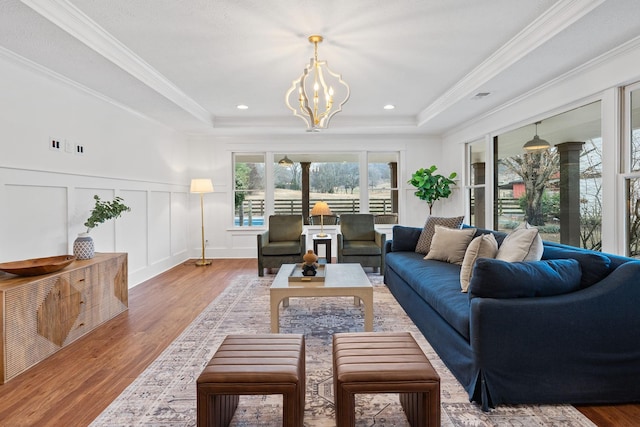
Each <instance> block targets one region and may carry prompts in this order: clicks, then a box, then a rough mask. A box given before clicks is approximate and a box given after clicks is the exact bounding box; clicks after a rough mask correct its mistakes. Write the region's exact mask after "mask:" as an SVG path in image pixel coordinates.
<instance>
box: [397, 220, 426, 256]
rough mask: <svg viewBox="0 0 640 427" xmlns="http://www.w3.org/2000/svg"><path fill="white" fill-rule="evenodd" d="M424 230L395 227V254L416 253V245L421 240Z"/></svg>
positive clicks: (401, 226)
mask: <svg viewBox="0 0 640 427" xmlns="http://www.w3.org/2000/svg"><path fill="white" fill-rule="evenodd" d="M421 232H422V229H420V228H418V227H405V226H403V225H394V226H393V240H392V241H391V250H392V251H393V252H400V251H408V252H415V250H416V244H417V243H418V239H419V238H420V233H421Z"/></svg>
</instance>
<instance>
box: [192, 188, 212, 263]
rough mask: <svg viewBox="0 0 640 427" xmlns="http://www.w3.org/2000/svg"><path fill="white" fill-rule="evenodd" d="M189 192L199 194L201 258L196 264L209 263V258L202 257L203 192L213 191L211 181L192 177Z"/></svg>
mask: <svg viewBox="0 0 640 427" xmlns="http://www.w3.org/2000/svg"><path fill="white" fill-rule="evenodd" d="M191 192H192V193H199V194H200V217H201V220H202V259H201V260H199V261H196V265H197V266H199V267H200V266H203V265H209V264H211V260H206V259H205V258H204V194H205V193H213V183H212V182H211V180H210V179H192V180H191Z"/></svg>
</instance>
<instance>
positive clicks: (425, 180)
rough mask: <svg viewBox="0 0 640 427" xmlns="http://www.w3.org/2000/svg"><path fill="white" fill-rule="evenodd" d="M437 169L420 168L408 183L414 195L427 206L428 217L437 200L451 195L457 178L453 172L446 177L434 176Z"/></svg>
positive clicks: (434, 167)
mask: <svg viewBox="0 0 640 427" xmlns="http://www.w3.org/2000/svg"><path fill="white" fill-rule="evenodd" d="M437 169H438V168H437V167H436V166H435V165H433V166H431V167H430V168H420V169H418V170H417V171H415V172H414V173H413V175H412V176H411V179H410V180H409V181H408V183H409V184H411V185H413V186H414V187H416V189H417V190H416V191H415V193H414V194H415V195H416V196H417V197H418V198H419V199H420V200H424V201H426V202H427V204H428V205H429V215H431V210H432V209H433V204H434V203H435V202H436V201H437V200H439V199H446V198H447V197H449V196H450V195H451V186H453V185H455V181H454V180H453V179H454V178H455V177H456V176H458V174H456V173H455V172H452V173H451V174H450V175H449V176H448V177H447V176H444V175H440V174H436V173H435V171H436V170H437Z"/></svg>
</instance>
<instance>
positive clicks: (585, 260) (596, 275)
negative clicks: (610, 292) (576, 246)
mask: <svg viewBox="0 0 640 427" xmlns="http://www.w3.org/2000/svg"><path fill="white" fill-rule="evenodd" d="M566 258H571V259H575V260H577V261H578V262H579V263H580V268H581V269H582V277H581V279H580V287H581V288H583V289H584V288H588V287H589V286H591V285H593V284H594V283H597V282H599V281H600V280H602V279H604V278H605V277H606V276H608V275H609V273H610V272H611V260H610V259H609V258H608V257H606V256H605V255H602V254H599V253H596V252H581V251H577V250H570V249H565V248H559V247H554V246H545V247H544V253H543V254H542V259H566Z"/></svg>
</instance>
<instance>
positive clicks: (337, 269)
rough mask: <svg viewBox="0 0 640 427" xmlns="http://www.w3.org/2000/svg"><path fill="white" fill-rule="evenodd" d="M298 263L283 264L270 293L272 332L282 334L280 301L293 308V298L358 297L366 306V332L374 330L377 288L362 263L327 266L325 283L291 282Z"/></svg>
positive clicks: (355, 298)
mask: <svg viewBox="0 0 640 427" xmlns="http://www.w3.org/2000/svg"><path fill="white" fill-rule="evenodd" d="M295 266H296V264H283V265H282V266H281V267H280V270H279V271H278V274H277V275H276V278H275V279H274V280H273V284H272V285H271V289H270V291H269V295H270V301H271V332H272V333H278V332H279V331H280V312H279V307H280V302H282V303H283V306H284V307H288V306H289V298H290V297H351V296H352V297H354V302H355V303H356V304H360V302H362V303H363V304H364V330H365V331H366V332H372V331H373V286H372V285H371V282H369V278H367V275H366V273H365V272H364V270H363V269H362V266H361V265H360V264H348V263H347V264H327V265H325V268H326V270H325V280H324V283H323V284H317V283H308V282H289V275H290V274H291V272H292V271H293V269H294V268H295Z"/></svg>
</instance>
